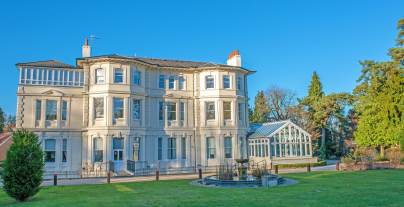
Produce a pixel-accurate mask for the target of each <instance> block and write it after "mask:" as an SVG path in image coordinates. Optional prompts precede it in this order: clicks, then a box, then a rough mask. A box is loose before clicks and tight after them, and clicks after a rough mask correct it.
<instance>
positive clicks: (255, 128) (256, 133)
mask: <svg viewBox="0 0 404 207" xmlns="http://www.w3.org/2000/svg"><path fill="white" fill-rule="evenodd" d="M288 122H289V121H288V120H286V121H278V122H269V123H264V124H259V125H258V124H251V125H250V133H251V134H250V135H249V137H248V138H249V139H254V138H260V137H269V136H270V135H271V134H272V133H273V132H275V131H276V130H278V129H280V128H282V127H283V126H284V125H287V124H288Z"/></svg>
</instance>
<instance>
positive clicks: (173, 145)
mask: <svg viewBox="0 0 404 207" xmlns="http://www.w3.org/2000/svg"><path fill="white" fill-rule="evenodd" d="M167 159H169V160H176V159H177V138H175V137H169V138H168V139H167Z"/></svg>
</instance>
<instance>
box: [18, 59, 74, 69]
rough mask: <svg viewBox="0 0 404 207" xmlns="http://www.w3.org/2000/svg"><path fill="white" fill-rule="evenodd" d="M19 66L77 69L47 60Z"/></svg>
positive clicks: (19, 64)
mask: <svg viewBox="0 0 404 207" xmlns="http://www.w3.org/2000/svg"><path fill="white" fill-rule="evenodd" d="M16 65H17V66H31V67H44V68H76V67H75V66H73V65H69V64H66V63H63V62H60V61H57V60H45V61H35V62H26V63H17V64H16Z"/></svg>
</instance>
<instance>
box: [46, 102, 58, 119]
mask: <svg viewBox="0 0 404 207" xmlns="http://www.w3.org/2000/svg"><path fill="white" fill-rule="evenodd" d="M45 118H46V120H49V121H53V120H56V119H57V102H56V101H55V100H46V116H45Z"/></svg>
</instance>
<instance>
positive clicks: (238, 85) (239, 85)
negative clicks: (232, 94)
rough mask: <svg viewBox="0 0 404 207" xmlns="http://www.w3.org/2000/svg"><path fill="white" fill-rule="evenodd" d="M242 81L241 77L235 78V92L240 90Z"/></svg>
mask: <svg viewBox="0 0 404 207" xmlns="http://www.w3.org/2000/svg"><path fill="white" fill-rule="evenodd" d="M242 81H243V79H242V78H241V76H237V90H241V84H242Z"/></svg>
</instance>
